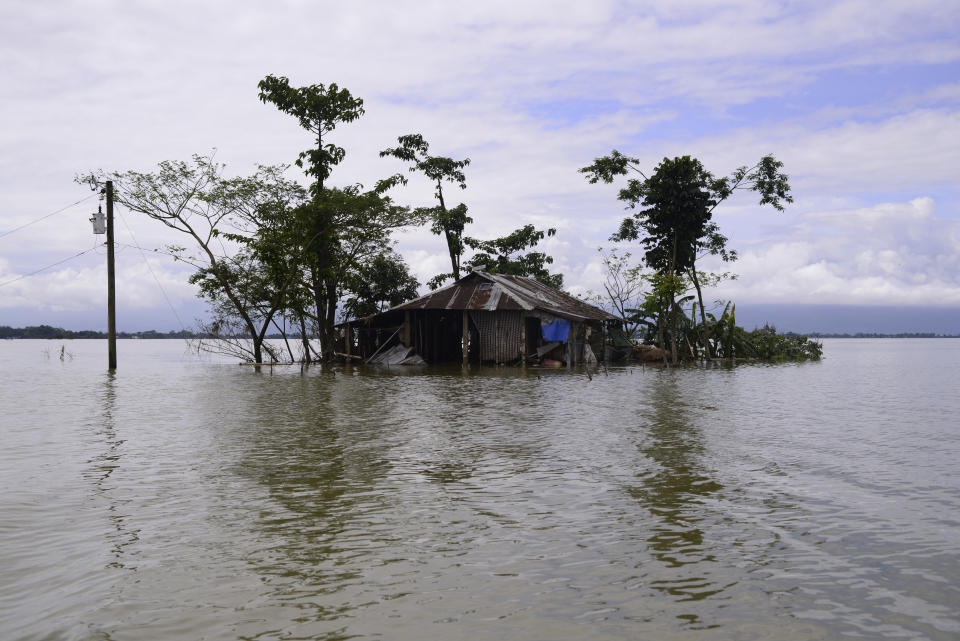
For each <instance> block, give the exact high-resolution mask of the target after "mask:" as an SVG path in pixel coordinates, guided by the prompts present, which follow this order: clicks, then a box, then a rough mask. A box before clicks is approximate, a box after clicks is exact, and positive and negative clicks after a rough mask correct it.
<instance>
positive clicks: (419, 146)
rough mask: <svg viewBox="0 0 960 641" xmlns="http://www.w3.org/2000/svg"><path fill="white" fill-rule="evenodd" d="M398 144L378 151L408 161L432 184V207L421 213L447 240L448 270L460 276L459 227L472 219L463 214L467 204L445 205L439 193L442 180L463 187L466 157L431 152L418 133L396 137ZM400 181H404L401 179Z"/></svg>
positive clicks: (467, 163) (462, 248) (414, 170)
mask: <svg viewBox="0 0 960 641" xmlns="http://www.w3.org/2000/svg"><path fill="white" fill-rule="evenodd" d="M397 142H399V143H400V146H398V147H391V148H389V149H384V150H383V151H381V152H380V156H381V157H383V156H393V157H394V158H399V159H400V160H403V161H405V162H408V163H411V164H412V166H411V167H410V171H411V172H420V173H422V174H423V175H424V176H426V177H427V178H429V179H430V180H431V181H432V182H433V184H434V195H435V196H436V197H437V201H438V203H439V204H438V205H437V206H436V207H424V208H422V209H421V210H420V212H421V213H422V214H425V215H427V216H428V217H429V220H430V221H431V223H432V224H431V226H430V231H432V232H433V233H434V234H437V235H438V236H439V235H440V234H443V236H444V238H445V239H446V241H447V252H448V253H449V254H450V270H451V274H453V279H454V280H460V258H461V256H462V255H463V250H464V242H463V230H464V227H466V225H467V224H468V223H472V222H473V219H472V218H470V217H469V216H467V206H466V205H465V204H463V203H460V204H459V205H457V206H456V207H453V208H452V209H447V203H446V200H445V199H444V197H443V184H444V183H445V182H449V183H452V184H454V185H456V186H458V187H460V189H466V188H467V178H466V176H465V175H464V173H463V169H464V167H466V166H467V165H469V164H470V159H469V158H464V159H463V160H454V159H453V158H449V157H446V156H431V155H430V154H429V153H428V152H429V151H430V144H429V143H428V142H427V141H426V140H424V139H423V136H422V135H420V134H407V135H406V136H400V137H399V138H397ZM403 182H406V180H405V179H404V180H403Z"/></svg>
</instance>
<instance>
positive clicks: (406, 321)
mask: <svg viewBox="0 0 960 641" xmlns="http://www.w3.org/2000/svg"><path fill="white" fill-rule="evenodd" d="M403 344H404V345H405V346H407V347H410V310H406V311H404V312H403Z"/></svg>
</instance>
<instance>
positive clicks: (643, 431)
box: [0, 339, 960, 641]
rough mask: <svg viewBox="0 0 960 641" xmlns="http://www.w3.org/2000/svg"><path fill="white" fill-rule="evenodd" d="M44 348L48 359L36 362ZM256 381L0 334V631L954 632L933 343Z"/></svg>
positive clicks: (951, 521) (174, 348) (145, 356)
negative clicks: (691, 362) (764, 359)
mask: <svg viewBox="0 0 960 641" xmlns="http://www.w3.org/2000/svg"><path fill="white" fill-rule="evenodd" d="M61 346H63V347H64V358H63V360H61V358H60V348H61ZM825 355H826V358H825V359H824V360H823V361H822V362H819V363H805V364H797V365H778V366H761V365H742V366H737V367H735V368H718V369H713V370H704V369H696V368H691V369H677V370H664V369H661V368H656V367H646V368H642V367H612V368H610V370H609V371H608V372H606V373H604V372H602V371H601V372H591V377H588V376H587V375H586V373H585V372H584V370H582V369H579V370H573V371H566V370H560V371H537V370H532V369H531V370H527V371H526V372H522V371H520V370H517V369H508V368H500V369H497V368H482V369H474V370H471V371H470V372H467V373H464V372H463V371H461V369H460V368H429V367H428V368H417V369H397V368H394V369H390V370H386V369H372V368H371V369H364V368H354V369H344V368H342V367H341V368H336V369H334V370H332V371H330V370H321V369H317V368H313V369H311V370H309V371H306V372H302V371H301V370H300V369H298V368H290V367H286V368H274V369H273V370H269V369H264V370H262V371H260V372H256V371H254V370H253V368H248V367H237V366H236V365H235V364H234V363H231V362H229V361H225V360H223V359H220V360H217V359H210V358H206V359H200V358H197V357H196V355H193V354H190V353H189V352H188V351H187V350H186V349H185V345H184V343H182V342H179V341H146V340H142V341H121V342H120V348H119V361H120V369H119V371H118V372H117V373H116V375H110V374H107V373H106V372H105V371H104V365H105V363H106V349H105V344H104V343H103V342H102V341H64V342H59V341H0V369H2V371H3V375H2V376H3V379H2V381H3V382H2V387H0V409H2V414H0V440H2V442H0V488H2V491H0V577H2V579H0V639H5V640H14V639H31V640H34V639H35V640H41V639H43V640H47V639H49V640H55V639H66V640H78V641H82V640H88V639H91V640H92V639H104V640H106V639H116V640H136V639H144V640H146V639H150V640H154V639H328V640H333V639H349V638H357V639H390V640H407V639H409V640H414V639H416V640H418V641H419V640H423V639H470V640H485V639H491V640H493V639H498V640H499V639H531V640H533V639H544V640H566V639H570V640H573V639H576V640H590V639H598V640H599V639H603V640H608V639H657V640H666V639H840V638H851V639H853V638H859V639H863V638H869V639H883V638H889V639H938V640H939V639H943V640H946V639H957V638H960V614H958V612H960V472H958V470H960V393H958V392H960V340H951V339H934V340H925V339H916V340H882V339H877V340H872V339H871V340H828V341H825Z"/></svg>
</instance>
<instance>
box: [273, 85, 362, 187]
mask: <svg viewBox="0 0 960 641" xmlns="http://www.w3.org/2000/svg"><path fill="white" fill-rule="evenodd" d="M257 87H258V88H259V89H260V94H259V96H260V101H261V102H263V103H265V104H266V103H270V104H273V105H275V106H276V107H277V109H279V110H280V111H282V112H283V113H286V114H290V115H291V116H293V117H295V118H296V119H297V121H298V122H299V123H300V126H301V127H303V128H304V129H306V130H307V131H309V132H310V133H312V134H314V135H315V136H316V137H317V146H316V147H313V148H311V149H308V150H306V151H303V152H301V153H300V155H299V156H298V157H297V161H296V163H297V166H298V167H304V165H306V168H305V169H304V171H305V172H306V173H307V175H309V176H313V177H314V178H316V180H317V185H316V187H315V189H314V190H315V192H318V191H320V190H321V189H323V183H324V181H325V180H326V179H327V178H329V177H330V174H331V172H332V171H333V167H335V166H336V165H338V164H340V162H341V161H342V160H343V158H344V156H346V151H345V150H344V149H343V147H338V146H337V145H334V144H332V143H325V142H324V141H323V138H324V136H325V135H326V134H328V133H330V132H331V131H333V130H334V129H335V128H336V127H337V124H338V123H341V122H352V121H354V120H356V119H357V118H359V117H360V116H362V115H363V113H364V109H363V100H362V99H360V98H354V97H353V96H352V95H351V94H350V92H349V91H348V90H346V89H341V88H340V87H338V86H337V84H336V83H331V84H330V86H324V85H323V84H315V85H308V86H305V87H291V86H290V80H289V79H288V78H286V77H284V76H280V77H276V76H273V75H269V76H267V77H266V78H264V79H263V80H261V81H260V82H259V83H258V84H257Z"/></svg>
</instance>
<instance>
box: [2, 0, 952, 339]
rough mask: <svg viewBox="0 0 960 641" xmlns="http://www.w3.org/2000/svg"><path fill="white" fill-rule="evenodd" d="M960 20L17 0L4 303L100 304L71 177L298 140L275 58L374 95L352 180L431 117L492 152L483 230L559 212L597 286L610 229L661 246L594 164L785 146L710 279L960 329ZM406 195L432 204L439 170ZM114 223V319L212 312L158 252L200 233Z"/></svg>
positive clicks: (458, 148)
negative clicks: (263, 95)
mask: <svg viewBox="0 0 960 641" xmlns="http://www.w3.org/2000/svg"><path fill="white" fill-rule="evenodd" d="M957 33H960V4H958V3H957V2H956V1H955V0H949V1H943V2H941V1H935V0H932V1H926V0H915V1H912V2H909V3H907V2H899V1H897V2H885V1H883V0H870V1H859V0H857V1H849V2H848V1H840V2H771V1H758V2H752V1H743V2H739V1H716V2H713V1H704V2H693V1H684V0H669V1H654V2H636V3H632V2H631V3H625V2H605V1H603V0H597V1H592V2H580V1H578V2H556V1H555V2H515V1H514V2H497V1H484V2H478V3H469V4H468V3H453V2H403V1H391V2H352V3H346V2H339V3H333V2H272V3H269V5H268V4H267V3H257V2H244V1H232V2H204V3H193V2H169V1H166V2H162V3H161V2H135V1H126V2H106V1H101V2H97V1H89V2H55V1H51V2H42V3H39V2H33V1H28V2H18V1H16V0H5V2H3V3H2V4H0V73H2V76H3V82H2V83H0V116H2V120H3V127H2V129H0V325H13V326H22V325H32V324H40V323H47V324H52V325H59V326H63V327H67V328H72V329H81V328H93V329H101V328H103V327H105V325H106V314H105V311H104V310H105V307H106V285H105V283H106V267H105V251H104V249H103V248H102V247H99V248H98V247H95V245H96V244H97V243H98V242H102V240H103V237H102V236H98V237H95V236H94V235H93V233H92V229H91V226H90V223H89V222H88V218H89V217H90V216H91V214H92V213H93V212H94V211H96V208H97V196H96V194H95V193H93V192H91V191H90V189H89V187H87V186H85V185H80V184H76V183H75V182H74V177H75V176H77V175H79V174H84V173H89V172H90V171H92V170H96V169H104V170H108V171H110V170H139V171H149V170H151V169H153V168H155V167H156V165H157V163H158V162H160V161H163V160H186V159H189V158H190V157H191V155H192V154H209V153H213V152H215V157H216V159H217V160H218V161H220V162H223V163H226V165H227V171H228V173H231V174H235V175H245V174H250V173H252V172H253V171H254V169H255V167H256V165H257V164H258V163H259V164H283V163H286V164H290V163H292V161H293V160H294V159H295V158H296V156H297V154H298V153H299V152H300V151H301V150H303V149H305V148H307V147H308V146H309V145H310V140H309V136H308V134H307V133H306V132H305V131H303V130H302V129H300V128H299V126H298V125H297V123H296V121H295V120H294V119H293V118H291V117H289V116H286V115H284V114H281V113H280V112H279V111H277V110H276V108H274V107H273V106H270V105H264V104H262V103H261V102H259V100H258V99H257V82H258V81H259V80H260V79H262V78H263V77H264V76H266V75H268V74H274V75H283V76H287V77H289V78H290V81H291V83H292V84H293V85H295V86H300V85H308V84H314V83H324V84H329V83H332V82H335V83H337V84H338V85H340V86H341V87H346V88H348V89H349V90H350V92H351V93H352V94H353V95H355V96H359V97H361V98H362V99H363V100H364V106H365V109H366V114H365V115H364V116H363V117H362V118H360V119H358V120H357V121H355V122H353V123H348V124H344V125H341V126H340V127H338V129H337V130H336V132H335V133H334V134H333V135H332V139H333V140H334V141H335V142H336V143H337V144H339V145H341V146H343V147H344V148H345V149H346V150H347V157H346V160H345V161H344V162H343V163H342V164H341V165H340V166H339V167H338V168H337V169H336V170H335V172H334V174H333V177H332V183H333V184H337V185H347V184H354V183H362V184H366V185H368V186H370V185H372V184H373V183H374V181H376V180H377V179H378V178H382V177H385V176H387V175H390V174H393V173H396V172H398V171H402V170H403V169H404V167H403V166H402V164H401V163H400V162H399V161H396V160H394V159H386V158H380V157H379V155H378V152H379V151H380V150H381V149H384V148H386V147H389V146H393V145H394V144H395V143H396V138H397V136H400V135H403V134H407V133H414V132H417V133H422V134H423V135H424V137H425V138H426V139H427V140H428V141H429V142H430V144H431V148H430V150H431V153H433V154H436V155H444V156H451V157H454V158H458V159H459V158H467V157H468V158H470V160H471V164H470V166H469V167H468V168H467V185H468V188H467V189H466V190H464V191H459V190H456V192H457V193H455V194H453V195H451V196H449V198H451V199H456V200H455V202H459V201H460V200H462V202H464V203H466V204H467V205H468V207H469V212H470V215H471V216H472V217H473V219H474V221H475V223H474V224H473V226H472V227H470V228H468V234H469V235H472V236H475V237H481V238H486V237H492V236H499V235H502V234H505V233H507V232H509V231H511V230H513V229H515V228H516V227H518V226H520V225H522V224H526V223H532V224H534V225H537V226H538V227H541V228H545V227H555V228H556V229H557V234H556V236H555V237H552V238H549V239H547V240H546V241H545V242H544V243H543V247H544V248H545V250H546V251H547V252H548V253H549V254H551V255H552V256H553V257H554V259H555V263H554V269H555V271H559V272H562V273H563V274H564V278H565V284H566V286H567V289H568V290H569V291H570V292H571V293H574V294H577V295H586V294H588V293H589V292H591V291H599V290H600V288H601V283H602V278H603V270H602V265H601V262H600V254H599V252H598V248H601V247H602V248H605V249H607V250H609V249H611V248H613V247H618V248H619V250H620V251H633V252H634V253H635V255H639V254H640V253H641V252H639V251H638V249H637V248H636V247H633V248H631V247H629V246H616V245H614V244H613V243H611V242H610V241H609V236H610V235H611V234H612V233H613V232H614V231H615V230H616V228H617V227H618V224H619V221H620V220H621V219H622V218H623V217H624V216H625V215H626V213H627V212H625V211H624V209H623V206H622V203H620V202H618V201H617V200H616V193H617V189H618V185H616V184H614V185H590V184H588V183H587V181H586V180H585V179H584V176H583V175H582V174H580V173H578V171H577V170H578V169H579V168H580V167H583V166H585V165H588V164H590V163H591V162H592V161H593V159H594V158H596V157H598V156H602V155H605V154H608V153H609V152H610V151H611V150H612V149H618V150H620V151H621V152H623V153H625V154H628V155H630V156H634V157H636V158H638V159H640V165H641V167H643V168H644V169H645V170H647V169H652V168H654V167H655V166H656V164H657V163H658V162H659V161H660V160H661V159H663V158H664V157H673V156H679V155H692V156H695V157H697V158H699V159H700V160H701V161H702V162H703V164H704V165H705V166H706V167H707V169H709V170H710V171H712V172H713V173H715V174H718V175H723V174H728V173H730V172H732V171H733V170H734V169H735V168H737V167H739V166H741V165H750V164H753V163H754V162H756V161H757V160H758V159H759V158H760V157H761V156H763V155H764V154H768V153H773V154H774V155H776V157H777V158H778V159H779V160H781V161H782V162H783V163H784V170H785V171H786V172H787V173H788V174H789V176H790V184H791V185H792V187H793V196H794V199H795V202H794V204H792V205H790V206H788V207H787V209H786V211H784V212H777V211H775V210H773V209H772V208H770V207H760V206H759V205H758V203H757V201H756V198H755V197H752V195H751V194H749V193H742V194H737V195H735V196H734V197H733V198H731V199H729V200H728V201H726V202H725V203H723V204H722V205H721V206H720V207H718V208H717V210H716V211H715V215H714V220H715V221H716V222H717V223H718V224H719V225H720V228H721V230H722V231H723V233H725V234H726V235H727V236H728V238H729V244H730V246H731V247H732V248H734V249H736V250H737V251H738V253H739V256H740V258H739V260H738V261H737V262H736V263H733V264H731V265H721V264H714V265H711V264H708V265H705V267H707V268H713V269H719V270H723V271H732V272H734V273H736V274H737V278H736V279H735V280H730V281H726V282H724V283H721V284H720V285H718V286H717V287H714V288H711V289H709V290H707V291H706V292H705V296H706V298H707V299H708V300H711V301H713V300H719V301H726V300H734V301H736V303H737V305H738V310H746V311H745V312H744V313H747V314H749V310H750V309H757V310H760V309H762V310H766V311H764V312H763V314H766V315H767V316H769V317H770V318H769V319H770V320H776V321H777V322H778V324H779V326H780V327H781V328H784V326H785V325H786V328H787V329H790V328H791V327H790V324H791V322H792V319H799V318H804V319H805V320H804V323H806V325H805V326H804V328H803V330H804V331H834V330H837V331H856V329H857V327H856V323H857V322H856V320H851V321H850V323H848V324H847V325H843V326H842V327H841V325H838V324H836V323H833V324H831V322H830V321H829V319H828V318H827V317H828V316H829V310H831V309H841V308H842V309H845V310H848V311H849V310H850V309H856V308H860V307H865V308H870V309H875V310H880V309H887V310H890V309H893V310H895V311H897V314H895V315H894V316H895V317H896V318H902V319H904V320H903V322H900V323H899V324H897V323H896V322H894V323H892V324H891V325H890V327H889V330H888V331H924V329H925V328H926V329H933V328H932V325H936V326H937V328H939V329H936V330H935V331H941V332H953V333H960V182H958V177H960V38H957V36H956V34H957ZM289 175H290V176H291V177H293V178H297V179H299V180H302V181H303V182H304V183H306V179H305V178H304V177H303V176H302V174H300V173H299V170H297V169H296V168H295V167H294V168H292V169H291V170H290V174H289ZM391 195H392V196H393V197H394V199H395V200H397V201H398V202H400V203H403V204H408V205H411V206H425V205H432V204H433V201H432V198H433V197H432V189H431V186H430V185H429V184H427V182H426V180H425V179H421V178H419V177H418V176H411V180H410V183H409V184H408V185H407V186H406V187H400V188H397V189H396V190H395V191H394V192H392V194H391ZM83 199H86V200H83ZM78 201H82V202H80V203H79V204H76V205H73V206H69V205H71V203H77V202H78ZM68 206H69V207H68ZM60 210H62V211H60ZM52 212H58V213H56V214H54V215H52V216H49V217H47V218H43V219H42V220H38V219H41V218H42V217H44V216H46V215H48V214H51V213H52ZM34 221H37V222H34ZM24 225H26V226H25V227H22V228H21V229H18V228H20V227H21V226H24ZM117 241H118V243H120V245H119V246H118V255H117V301H118V326H119V328H120V329H122V330H130V331H135V330H141V329H158V330H162V331H167V330H173V329H180V328H182V327H186V328H191V327H194V326H195V319H197V318H200V317H202V316H203V315H204V305H203V304H202V302H200V301H198V300H197V299H196V292H195V291H194V289H193V288H192V286H191V285H189V284H188V282H187V279H188V277H189V275H190V270H189V269H188V268H186V267H185V266H184V265H183V264H178V263H174V262H173V261H172V260H170V259H169V258H168V257H167V256H165V255H162V254H158V253H153V252H152V251H150V250H152V249H155V248H163V247H165V246H166V245H168V244H171V243H180V242H182V239H180V238H177V237H176V236H175V235H174V234H173V232H170V231H168V230H166V229H164V228H163V227H162V226H160V225H159V224H158V223H156V222H155V221H151V220H148V219H144V218H143V217H142V216H140V215H137V214H132V213H130V212H127V211H124V210H122V208H118V221H117ZM397 241H398V242H397V246H396V249H397V250H398V251H399V252H400V253H401V254H402V255H403V256H404V258H405V259H406V261H407V262H408V264H409V265H410V266H411V268H412V270H413V271H414V273H415V274H416V275H417V276H418V278H419V279H420V281H421V282H425V281H426V280H428V279H429V278H430V277H431V276H433V275H434V274H436V273H439V272H441V271H444V268H445V266H446V263H447V261H448V258H447V254H446V247H445V244H444V241H443V239H442V237H440V236H435V235H433V234H431V233H430V232H429V229H426V228H420V229H412V230H408V231H406V232H404V233H402V234H399V235H398V236H397ZM138 247H141V248H144V249H145V250H146V251H145V252H141V251H140V249H138ZM84 251H86V253H84V254H82V255H80V256H76V254H78V253H80V252H84ZM71 257H73V258H71ZM65 259H68V260H65ZM64 260H65V262H62V263H60V264H55V263H59V262H60V261H64ZM50 265H53V266H52V267H50V268H49V269H45V270H43V271H39V272H38V273H36V274H33V272H35V271H37V270H42V269H43V268H44V267H47V266H50ZM30 274H32V275H30ZM800 309H806V312H805V313H800V312H797V311H796V310H800ZM777 310H779V311H777ZM789 310H794V312H790V311H789ZM811 310H821V312H819V314H820V317H822V318H823V323H822V326H819V327H818V326H816V324H817V323H816V318H817V317H818V313H812V312H811ZM823 310H826V311H823ZM911 310H913V311H915V312H916V313H915V314H913V313H911ZM811 313H812V315H811ZM845 313H846V312H845ZM894 316H891V317H890V318H894ZM748 317H749V316H748ZM857 317H858V316H857V315H856V314H854V315H852V316H850V318H851V319H856V318H857ZM741 318H743V316H741ZM860 318H866V317H865V316H861V317H860ZM810 319H813V321H810ZM908 319H909V320H908ZM924 319H929V322H927V325H926V326H925V325H924V322H925V321H924ZM754 320H755V321H757V322H762V321H763V320H768V319H766V318H761V317H760V316H756V318H755V319H754ZM808 321H810V322H812V325H810V323H809V322H808ZM884 327H887V326H886V325H884Z"/></svg>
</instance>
